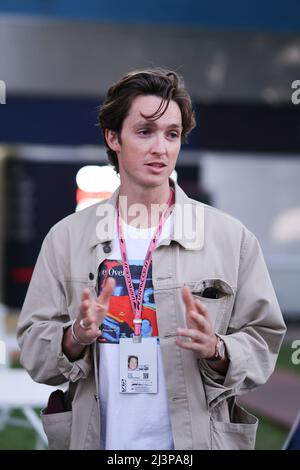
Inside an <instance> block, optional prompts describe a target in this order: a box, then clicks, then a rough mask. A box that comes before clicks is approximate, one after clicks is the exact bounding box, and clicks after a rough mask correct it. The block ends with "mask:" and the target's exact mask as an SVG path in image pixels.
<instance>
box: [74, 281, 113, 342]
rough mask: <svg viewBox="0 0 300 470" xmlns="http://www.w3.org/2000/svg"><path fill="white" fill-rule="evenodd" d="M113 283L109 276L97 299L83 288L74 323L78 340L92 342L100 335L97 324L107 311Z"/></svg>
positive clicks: (98, 324) (100, 322) (99, 323)
mask: <svg viewBox="0 0 300 470" xmlns="http://www.w3.org/2000/svg"><path fill="white" fill-rule="evenodd" d="M115 284H116V283H115V280H114V279H113V278H112V277H109V278H108V279H107V281H106V284H105V286H104V288H103V289H102V291H101V294H100V295H99V297H98V298H97V300H95V299H94V298H93V297H92V294H91V291H90V290H89V289H84V291H83V294H82V301H81V305H80V309H79V315H78V317H77V319H76V321H75V324H74V331H75V335H76V337H77V338H78V340H79V341H80V342H82V343H92V342H94V341H95V340H96V339H97V338H99V336H101V330H99V326H100V325H101V324H102V322H103V320H104V317H105V315H106V313H107V311H108V308H109V300H110V297H111V296H112V293H113V291H114V288H115Z"/></svg>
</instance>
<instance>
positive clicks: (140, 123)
mask: <svg viewBox="0 0 300 470" xmlns="http://www.w3.org/2000/svg"><path fill="white" fill-rule="evenodd" d="M141 126H148V127H158V126H157V124H156V122H155V121H150V120H149V121H148V120H146V119H141V120H140V121H138V122H137V123H136V124H134V126H133V127H134V128H135V129H136V128H137V127H141ZM171 128H172V129H182V125H181V124H179V123H178V122H174V123H173V124H169V125H168V126H167V129H171Z"/></svg>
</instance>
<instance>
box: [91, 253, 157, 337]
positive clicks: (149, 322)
mask: <svg viewBox="0 0 300 470" xmlns="http://www.w3.org/2000/svg"><path fill="white" fill-rule="evenodd" d="M143 264H144V260H130V261H129V265H130V273H131V277H132V283H133V287H134V292H135V295H136V296H137V293H138V289H139V283H140V277H141V272H142V268H143ZM108 277H113V278H114V279H115V281H116V286H115V289H114V295H113V296H112V297H111V299H110V303H109V309H108V312H107V314H106V316H105V319H104V321H103V323H102V325H101V330H102V335H101V336H100V338H99V340H98V341H99V342H100V343H115V344H118V343H119V340H120V338H130V337H132V336H133V333H134V326H133V312H132V307H131V303H130V299H129V296H128V291H127V286H126V282H125V278H124V275H123V265H122V261H121V260H111V259H106V260H105V261H104V262H103V263H102V264H101V266H100V269H99V277H98V286H99V289H98V290H99V292H100V291H101V290H102V289H103V287H104V285H105V283H106V280H107V278H108ZM141 335H142V336H143V337H149V336H158V328H157V322H156V307H155V303H154V295H153V284H152V264H150V267H149V270H148V274H147V280H146V285H145V290H144V297H143V310H142V326H141Z"/></svg>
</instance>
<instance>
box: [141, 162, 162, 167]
mask: <svg viewBox="0 0 300 470" xmlns="http://www.w3.org/2000/svg"><path fill="white" fill-rule="evenodd" d="M145 165H146V166H150V167H151V168H165V167H166V166H167V165H166V164H165V163H161V162H150V163H146V164H145Z"/></svg>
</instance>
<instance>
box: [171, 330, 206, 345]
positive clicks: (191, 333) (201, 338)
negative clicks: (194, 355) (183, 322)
mask: <svg viewBox="0 0 300 470" xmlns="http://www.w3.org/2000/svg"><path fill="white" fill-rule="evenodd" d="M177 335H178V336H183V337H186V338H190V339H191V340H192V341H196V342H197V343H205V340H206V335H205V334H204V333H201V332H200V331H198V330H194V329H191V328H177Z"/></svg>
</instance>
